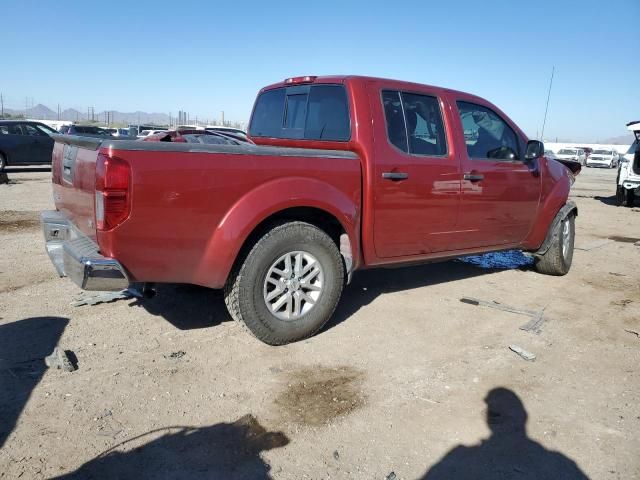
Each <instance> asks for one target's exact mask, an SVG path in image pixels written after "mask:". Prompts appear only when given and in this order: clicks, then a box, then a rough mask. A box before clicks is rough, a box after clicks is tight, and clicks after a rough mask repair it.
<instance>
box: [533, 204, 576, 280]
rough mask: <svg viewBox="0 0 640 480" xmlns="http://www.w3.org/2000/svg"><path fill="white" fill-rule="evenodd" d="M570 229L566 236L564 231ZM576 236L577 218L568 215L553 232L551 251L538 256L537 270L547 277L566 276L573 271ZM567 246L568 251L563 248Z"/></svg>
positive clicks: (536, 261)
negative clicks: (572, 263)
mask: <svg viewBox="0 0 640 480" xmlns="http://www.w3.org/2000/svg"><path fill="white" fill-rule="evenodd" d="M565 228H568V229H569V230H568V234H567V235H564V234H563V232H564V229H565ZM575 236H576V227H575V216H574V215H573V213H570V214H569V215H567V216H566V217H565V218H564V219H563V220H562V221H561V222H560V223H559V224H558V225H557V226H556V229H555V232H553V240H552V241H551V246H550V247H549V250H547V252H546V253H545V254H544V255H537V256H536V259H535V268H536V270H537V271H538V272H540V273H544V274H545V275H556V276H560V275H566V274H567V273H569V270H570V269H571V262H572V261H573V244H574V241H575ZM565 246H566V249H565V248H563V247H565Z"/></svg>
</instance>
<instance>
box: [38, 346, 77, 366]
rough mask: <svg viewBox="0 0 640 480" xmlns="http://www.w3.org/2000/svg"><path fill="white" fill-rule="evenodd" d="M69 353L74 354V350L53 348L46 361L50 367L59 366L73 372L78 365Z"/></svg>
mask: <svg viewBox="0 0 640 480" xmlns="http://www.w3.org/2000/svg"><path fill="white" fill-rule="evenodd" d="M69 354H72V352H69V351H65V350H62V349H61V348H59V347H56V348H54V349H53V352H52V353H51V355H49V356H48V357H45V359H44V363H45V365H46V366H47V367H49V368H57V369H59V370H64V371H65V372H73V371H74V370H75V369H76V368H77V366H76V365H74V362H72V361H71V358H70V355H69ZM74 357H75V355H74Z"/></svg>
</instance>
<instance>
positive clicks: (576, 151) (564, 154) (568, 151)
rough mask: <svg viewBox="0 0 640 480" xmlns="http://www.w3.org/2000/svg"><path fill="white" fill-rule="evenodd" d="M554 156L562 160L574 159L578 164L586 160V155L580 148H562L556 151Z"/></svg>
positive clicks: (582, 163)
mask: <svg viewBox="0 0 640 480" xmlns="http://www.w3.org/2000/svg"><path fill="white" fill-rule="evenodd" d="M556 157H558V158H559V159H562V160H574V161H576V162H580V165H584V164H585V162H586V161H587V156H586V154H585V153H584V150H583V149H581V148H563V149H561V150H560V151H559V152H558V153H556Z"/></svg>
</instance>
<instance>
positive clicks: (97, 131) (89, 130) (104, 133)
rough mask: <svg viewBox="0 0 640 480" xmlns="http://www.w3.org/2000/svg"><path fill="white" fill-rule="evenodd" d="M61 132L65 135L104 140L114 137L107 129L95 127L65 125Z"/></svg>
mask: <svg viewBox="0 0 640 480" xmlns="http://www.w3.org/2000/svg"><path fill="white" fill-rule="evenodd" d="M59 132H60V133H62V134H63V135H81V136H83V137H97V138H102V137H111V136H112V135H111V133H110V132H109V131H108V130H107V129H106V128H101V127H96V126H93V125H63V126H62V127H60V130H59Z"/></svg>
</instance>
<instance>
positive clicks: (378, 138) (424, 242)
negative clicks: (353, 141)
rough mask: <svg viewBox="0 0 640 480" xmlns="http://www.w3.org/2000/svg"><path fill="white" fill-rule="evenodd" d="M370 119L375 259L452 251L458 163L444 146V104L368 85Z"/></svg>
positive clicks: (457, 199) (446, 132)
mask: <svg viewBox="0 0 640 480" xmlns="http://www.w3.org/2000/svg"><path fill="white" fill-rule="evenodd" d="M369 96H370V104H371V108H372V111H373V116H374V118H379V119H384V120H385V121H384V122H373V129H374V142H375V151H374V156H375V159H374V161H375V168H374V179H373V187H374V188H375V201H374V202H375V204H374V212H375V213H374V215H375V217H374V246H375V252H376V256H377V257H378V258H381V259H382V258H390V257H400V256H410V255H425V254H429V253H433V252H440V251H444V250H449V249H453V248H454V245H453V244H452V239H453V238H454V237H455V235H456V234H455V229H456V221H457V218H458V207H459V201H460V164H459V159H458V158H456V157H455V156H454V155H453V153H452V150H451V148H450V147H449V145H448V138H450V135H451V132H450V130H449V129H445V126H444V125H445V124H444V121H443V107H444V104H443V101H442V99H439V98H437V97H436V96H432V95H428V94H420V93H415V92H401V91H398V90H394V89H385V88H384V85H381V84H378V83H372V84H371V85H370V91H369Z"/></svg>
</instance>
